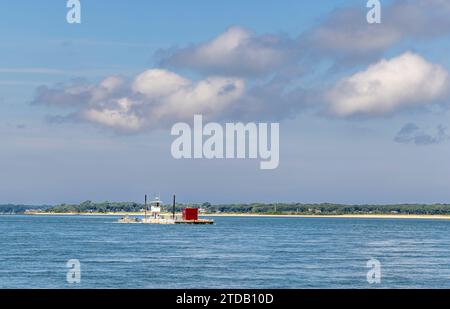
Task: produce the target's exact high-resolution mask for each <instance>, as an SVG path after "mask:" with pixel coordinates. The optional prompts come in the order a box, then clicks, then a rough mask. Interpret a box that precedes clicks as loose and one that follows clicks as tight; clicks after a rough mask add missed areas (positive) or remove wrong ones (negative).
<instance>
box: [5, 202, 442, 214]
mask: <svg viewBox="0 0 450 309" xmlns="http://www.w3.org/2000/svg"><path fill="white" fill-rule="evenodd" d="M185 207H196V208H200V209H202V210H203V211H204V212H205V213H248V214H304V215H345V214H415V215H450V204H392V205H369V204H367V205H344V204H333V203H322V204H304V203H269V204H263V203H250V204H218V205H213V204H211V203H208V202H206V203H203V204H177V205H176V208H175V211H176V212H180V211H181V210H182V209H183V208H185ZM144 208H145V206H144V205H143V204H140V203H134V202H100V203H95V202H92V201H85V202H82V203H80V204H60V205H56V206H26V205H0V213H24V212H26V211H27V210H28V211H30V210H31V211H44V212H52V213H125V212H141V211H143V210H144ZM162 208H163V211H165V212H171V211H172V205H163V206H162Z"/></svg>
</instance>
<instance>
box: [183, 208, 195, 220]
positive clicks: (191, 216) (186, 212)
mask: <svg viewBox="0 0 450 309" xmlns="http://www.w3.org/2000/svg"><path fill="white" fill-rule="evenodd" d="M183 220H198V208H184V209H183Z"/></svg>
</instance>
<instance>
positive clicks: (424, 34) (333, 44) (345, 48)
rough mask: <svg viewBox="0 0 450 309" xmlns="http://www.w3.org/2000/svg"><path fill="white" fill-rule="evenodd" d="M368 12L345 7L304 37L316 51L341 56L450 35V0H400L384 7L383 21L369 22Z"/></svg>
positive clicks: (359, 55)
mask: <svg viewBox="0 0 450 309" xmlns="http://www.w3.org/2000/svg"><path fill="white" fill-rule="evenodd" d="M366 14H367V11H366V10H365V8H364V7H363V6H361V7H359V8H344V9H338V10H336V11H334V12H333V13H332V14H331V15H330V16H329V17H328V18H327V19H326V20H325V21H324V22H323V23H322V24H320V25H318V26H317V27H315V28H314V29H312V30H311V31H309V32H308V33H306V34H304V35H302V36H301V38H302V40H305V41H306V42H307V44H308V45H310V46H313V48H314V49H315V50H316V51H321V52H322V53H325V54H328V55H331V56H333V57H340V58H351V59H355V58H367V57H368V56H369V57H370V56H373V55H378V54H380V53H381V52H383V51H385V50H386V49H387V48H389V47H392V46H393V45H394V44H396V43H399V42H401V41H404V40H407V39H427V38H436V37H439V36H445V35H449V34H450V18H449V16H450V2H449V1H447V0H398V1H395V2H393V4H391V5H389V6H382V23H381V24H369V23H367V20H366Z"/></svg>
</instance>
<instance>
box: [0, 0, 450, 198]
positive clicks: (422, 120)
mask: <svg viewBox="0 0 450 309" xmlns="http://www.w3.org/2000/svg"><path fill="white" fill-rule="evenodd" d="M68 10H69V9H68V8H67V7H66V1H56V0H54V1H51V0H43V1H33V2H31V1H24V0H17V1H4V0H1V1H0V12H1V13H0V14H1V16H0V38H1V40H0V142H1V144H0V204H6V203H16V204H36V205H38V204H56V203H77V202H82V201H84V200H92V201H136V202H140V201H141V200H142V199H143V195H144V194H150V195H156V194H159V195H160V196H161V199H162V200H163V201H165V200H167V201H169V200H170V196H171V195H172V194H173V193H176V194H177V196H178V200H179V201H180V202H198V203H201V202H211V203H239V202H303V203H321V202H333V203H351V204H363V203H377V204H382V203H448V202H450V182H449V176H448V175H450V131H449V129H448V126H449V122H448V119H449V107H450V86H449V85H450V73H449V72H450V58H449V56H448V55H449V54H450V3H449V2H448V1H446V0H391V1H381V23H380V24H369V23H368V22H367V19H366V15H367V13H368V11H369V10H370V9H369V8H367V7H366V1H363V0H345V1H344V0H321V1H298V0H292V1H289V0H282V1H275V0H265V1H256V0H247V1H234V0H230V1H221V2H219V1H203V0H192V1H180V0H179V1H175V0H169V1H144V0H136V1H132V3H131V2H126V1H106V0H95V1H94V0H90V1H89V0H84V1H81V23H79V24H69V23H68V22H67V20H66V14H67V12H68ZM194 114H202V115H203V116H204V118H205V119H206V120H205V121H214V122H218V123H225V122H233V123H235V122H244V123H247V122H255V123H259V122H269V123H272V122H276V123H279V124H280V162H279V166H278V168H276V169H273V170H261V169H260V168H259V160H255V159H240V160H237V159H235V160H232V159H222V160H221V159H212V160H208V159H196V160H193V159H192V160H189V159H181V160H176V159H174V158H173V157H172V155H171V144H172V142H173V140H174V137H173V136H171V134H170V129H171V126H172V125H173V124H175V123H177V122H180V121H181V122H188V123H189V122H192V119H193V115H194Z"/></svg>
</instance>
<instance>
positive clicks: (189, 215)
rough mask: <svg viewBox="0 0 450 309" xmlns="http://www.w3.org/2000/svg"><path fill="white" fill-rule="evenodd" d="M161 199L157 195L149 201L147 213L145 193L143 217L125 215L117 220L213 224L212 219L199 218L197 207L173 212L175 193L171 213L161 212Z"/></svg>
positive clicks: (120, 221)
mask: <svg viewBox="0 0 450 309" xmlns="http://www.w3.org/2000/svg"><path fill="white" fill-rule="evenodd" d="M161 206H162V201H161V200H160V198H159V196H158V197H155V199H154V200H153V201H152V202H150V214H148V207H147V195H145V212H144V218H143V219H138V218H130V217H128V216H125V217H123V218H120V219H119V220H118V222H119V223H145V224H214V220H212V219H199V218H198V208H184V209H183V212H182V214H181V215H178V214H175V195H174V196H173V207H172V214H170V215H169V214H162V213H161Z"/></svg>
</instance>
